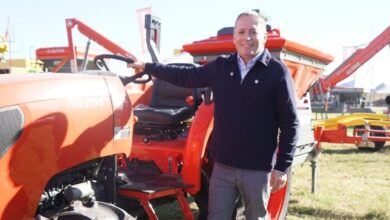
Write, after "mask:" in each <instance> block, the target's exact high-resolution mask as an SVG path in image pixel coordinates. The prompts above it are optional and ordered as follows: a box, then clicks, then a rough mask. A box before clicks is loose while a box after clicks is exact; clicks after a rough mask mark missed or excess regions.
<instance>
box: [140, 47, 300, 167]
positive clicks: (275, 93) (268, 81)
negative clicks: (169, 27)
mask: <svg viewBox="0 0 390 220" xmlns="http://www.w3.org/2000/svg"><path fill="white" fill-rule="evenodd" d="M145 72H147V73H150V74H152V75H153V76H155V77H157V78H160V79H163V80H167V81H169V82H171V83H173V84H176V85H179V86H183V87H189V88H196V87H211V88H212V90H213V97H214V104H215V109H214V129H213V132H212V135H211V139H210V141H209V146H208V148H209V151H210V156H211V158H212V159H213V160H215V161H216V162H219V163H222V164H225V165H229V166H232V167H236V168H240V169H250V170H262V171H270V170H271V169H272V168H273V167H272V159H273V155H274V152H275V150H276V148H277V146H279V149H278V153H277V159H276V164H275V165H274V169H276V170H279V171H282V172H285V171H286V169H287V168H288V167H289V166H290V165H291V163H292V160H293V156H294V155H293V154H294V149H295V145H296V143H297V139H298V127H299V121H298V116H297V110H296V103H295V93H294V85H293V80H292V76H291V74H290V72H289V70H288V68H287V67H286V66H285V65H284V64H283V63H282V62H281V61H279V60H277V59H275V58H273V57H272V56H271V54H270V53H269V51H268V50H267V49H266V50H265V51H264V52H263V54H262V55H261V56H260V57H259V59H258V60H257V61H256V63H255V65H254V66H253V68H252V69H251V70H250V71H249V72H248V74H247V75H246V76H245V78H244V80H241V74H240V70H239V67H238V62H237V54H236V53H235V54H231V55H230V56H227V57H222V56H221V57H218V58H217V59H216V60H214V61H212V62H210V63H208V64H206V65H204V66H200V67H179V66H171V65H163V64H156V63H147V64H146V66H145ZM279 130H280V133H279Z"/></svg>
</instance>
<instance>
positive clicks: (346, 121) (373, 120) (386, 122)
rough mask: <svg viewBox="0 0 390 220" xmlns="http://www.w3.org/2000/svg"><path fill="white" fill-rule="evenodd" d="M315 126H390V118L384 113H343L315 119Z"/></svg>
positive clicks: (331, 127) (328, 128) (327, 127)
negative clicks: (332, 116)
mask: <svg viewBox="0 0 390 220" xmlns="http://www.w3.org/2000/svg"><path fill="white" fill-rule="evenodd" d="M313 124H314V127H315V128H316V127H322V128H323V129H324V130H337V128H338V125H339V124H342V125H344V126H346V127H354V126H359V125H373V126H383V127H390V119H389V118H388V116H387V115H384V114H370V113H358V114H350V115H343V116H339V117H336V118H330V119H325V120H319V121H315V122H314V123H313Z"/></svg>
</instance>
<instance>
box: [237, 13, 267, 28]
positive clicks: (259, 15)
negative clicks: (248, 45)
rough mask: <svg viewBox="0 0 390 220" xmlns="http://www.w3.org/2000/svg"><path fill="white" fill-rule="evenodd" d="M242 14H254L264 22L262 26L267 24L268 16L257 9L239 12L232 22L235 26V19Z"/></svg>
mask: <svg viewBox="0 0 390 220" xmlns="http://www.w3.org/2000/svg"><path fill="white" fill-rule="evenodd" d="M243 16H255V17H257V18H258V19H259V21H261V23H263V24H264V27H266V25H267V21H268V16H266V15H265V14H264V13H263V12H261V11H259V10H253V11H244V12H241V13H240V14H239V15H238V16H237V18H236V22H235V23H234V27H236V24H237V21H238V19H240V18H241V17H243Z"/></svg>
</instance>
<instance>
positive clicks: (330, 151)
mask: <svg viewBox="0 0 390 220" xmlns="http://www.w3.org/2000/svg"><path fill="white" fill-rule="evenodd" d="M376 152H378V153H386V154H387V153H390V145H386V146H384V147H383V148H382V149H380V150H379V151H374V150H373V149H372V148H368V147H367V148H366V147H360V148H357V147H356V148H348V149H323V150H322V153H324V154H367V153H376Z"/></svg>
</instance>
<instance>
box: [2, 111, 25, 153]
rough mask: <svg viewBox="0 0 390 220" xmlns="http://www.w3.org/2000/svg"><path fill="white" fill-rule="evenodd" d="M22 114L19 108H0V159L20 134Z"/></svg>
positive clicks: (22, 120)
mask: <svg viewBox="0 0 390 220" xmlns="http://www.w3.org/2000/svg"><path fill="white" fill-rule="evenodd" d="M23 124H24V118H23V113H22V111H21V110H20V108H19V107H16V106H15V107H6V108H0V158H2V157H3V156H4V155H5V153H7V151H8V149H9V148H10V147H11V146H12V144H13V143H15V141H16V140H17V139H18V138H19V137H20V135H21V134H22V128H23Z"/></svg>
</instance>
